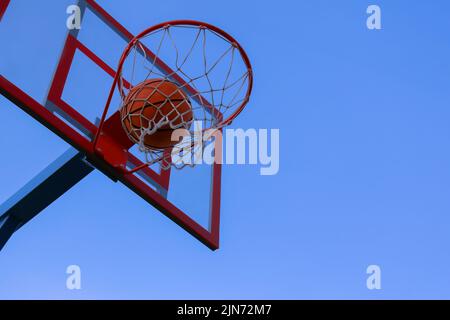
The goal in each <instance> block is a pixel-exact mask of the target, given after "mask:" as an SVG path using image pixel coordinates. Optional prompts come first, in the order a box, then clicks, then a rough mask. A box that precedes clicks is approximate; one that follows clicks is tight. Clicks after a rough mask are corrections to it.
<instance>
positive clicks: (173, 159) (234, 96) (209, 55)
mask: <svg viewBox="0 0 450 320" xmlns="http://www.w3.org/2000/svg"><path fill="white" fill-rule="evenodd" d="M251 76H252V74H251V69H250V68H249V66H248V63H247V64H246V61H245V58H244V57H243V55H242V51H241V50H240V48H239V46H238V45H237V44H236V43H234V42H232V41H230V40H229V39H228V38H227V37H225V36H223V35H221V34H219V33H217V32H216V31H213V30H211V29H209V28H207V27H204V26H200V25H198V26H194V25H166V26H164V27H162V28H160V29H158V30H155V31H153V32H151V33H149V34H147V35H145V36H144V37H142V38H140V39H139V40H138V41H136V42H135V43H134V44H132V47H131V49H130V51H129V53H128V55H127V56H126V57H125V60H124V63H123V66H122V69H121V73H120V77H119V80H118V88H119V92H120V95H121V98H122V102H121V103H122V106H121V117H122V124H123V126H124V129H125V131H126V132H127V134H128V136H129V138H130V139H131V140H132V141H134V142H135V143H136V144H137V145H138V147H139V150H140V151H141V152H143V153H144V154H145V161H146V163H147V164H149V165H152V164H154V163H160V165H161V167H162V168H163V169H167V168H169V167H170V166H172V167H175V168H182V167H184V166H186V165H191V166H193V165H195V164H196V163H197V160H198V157H201V155H202V153H203V149H204V148H205V147H206V146H207V145H208V144H209V143H213V140H214V139H210V136H211V135H209V137H205V136H204V133H205V131H207V130H208V129H220V128H221V127H223V126H225V125H228V124H229V122H230V121H228V120H232V119H233V118H234V116H235V115H236V114H237V113H239V112H240V111H241V110H242V108H243V106H244V105H245V104H246V103H247V101H248V97H249V90H250V87H251ZM174 129H184V131H182V132H181V137H180V140H177V141H178V142H177V141H174V142H173V143H172V144H170V145H164V144H161V145H158V144H157V143H156V142H157V141H166V140H167V135H169V134H171V133H172V131H173V130H174ZM178 132H179V131H178ZM208 132H211V130H208ZM168 149H170V152H168Z"/></svg>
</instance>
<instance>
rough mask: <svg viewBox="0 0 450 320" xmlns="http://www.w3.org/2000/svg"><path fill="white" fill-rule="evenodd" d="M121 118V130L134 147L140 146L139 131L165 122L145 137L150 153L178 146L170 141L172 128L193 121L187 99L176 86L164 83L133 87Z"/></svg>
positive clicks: (162, 80) (145, 83) (147, 81)
mask: <svg viewBox="0 0 450 320" xmlns="http://www.w3.org/2000/svg"><path fill="white" fill-rule="evenodd" d="M120 114H121V119H122V125H123V128H124V129H125V131H126V132H127V134H128V136H129V137H130V139H131V140H133V141H134V142H135V143H138V142H139V138H140V136H141V129H145V128H148V127H149V125H154V124H157V123H158V122H160V121H161V120H163V119H165V120H168V123H166V124H164V125H163V126H162V127H160V128H159V129H158V130H157V131H156V132H155V133H153V134H150V135H146V136H145V137H144V145H145V147H147V148H150V149H166V148H169V147H172V146H174V145H175V144H176V143H177V142H176V141H172V140H171V136H172V132H173V131H174V129H173V127H176V128H178V127H182V125H183V124H186V123H190V122H192V118H193V114H192V107H191V103H190V101H189V98H188V97H187V96H186V94H185V93H184V92H183V90H182V89H181V88H180V87H178V86H177V85H176V84H175V83H173V82H171V81H169V80H165V79H150V80H146V81H144V82H142V83H140V84H138V85H137V86H135V87H133V88H132V89H131V90H130V91H129V93H128V95H127V96H126V97H125V100H124V104H123V106H122V107H121V108H120ZM171 125H172V127H171Z"/></svg>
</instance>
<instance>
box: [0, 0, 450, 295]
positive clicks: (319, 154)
mask: <svg viewBox="0 0 450 320" xmlns="http://www.w3.org/2000/svg"><path fill="white" fill-rule="evenodd" d="M12 2H13V5H12V6H13V7H12V8H11V10H8V12H7V13H6V15H5V18H4V21H2V22H1V24H0V38H1V39H2V42H1V43H3V46H2V49H5V50H4V51H3V50H2V51H3V52H2V55H3V56H2V59H0V60H1V61H0V72H1V73H2V74H4V75H6V76H7V77H8V78H10V79H12V80H13V81H14V82H15V83H18V84H19V85H21V86H22V87H23V88H24V89H25V90H26V91H27V92H28V93H29V94H31V95H32V96H34V97H35V98H36V99H38V100H42V99H43V97H44V96H45V90H46V88H47V86H48V83H49V81H50V78H51V74H52V72H53V69H54V64H55V62H56V60H55V59H56V57H57V56H58V53H59V50H60V48H61V45H62V39H63V37H64V33H65V32H66V29H65V19H66V17H67V15H66V13H65V8H66V7H67V6H68V5H69V4H72V3H73V2H72V1H61V2H60V3H58V5H55V4H54V2H53V1H44V2H43V3H44V4H45V5H43V6H41V8H38V7H37V4H33V3H29V2H28V1H15V0H13V1H12ZM99 3H100V4H101V5H102V6H104V7H105V8H106V9H107V10H108V11H109V12H110V13H111V14H112V15H113V16H114V17H115V18H116V19H118V20H119V21H121V22H122V23H123V24H124V25H125V26H126V27H127V28H128V29H129V30H131V31H132V32H134V33H137V32H139V31H141V30H143V29H144V28H146V27H148V26H149V25H151V24H154V23H158V22H161V21H165V20H171V19H174V18H188V19H197V20H204V21H207V22H210V23H212V24H216V25H218V26H220V27H222V28H223V29H225V30H227V31H228V32H229V33H230V34H232V35H233V36H235V37H236V38H237V39H238V40H239V41H240V42H241V43H242V44H243V46H244V47H245V48H246V50H247V52H248V54H249V56H250V59H251V61H252V64H253V69H254V74H255V87H254V93H253V96H252V100H251V102H250V104H249V105H248V107H247V108H246V110H245V111H244V112H243V113H242V114H241V116H240V117H239V119H238V120H237V121H236V122H235V123H233V127H241V128H279V129H280V139H281V141H280V171H279V174H278V175H275V176H260V175H259V168H258V167H257V166H225V167H224V169H223V190H222V225H221V248H220V249H219V250H218V251H216V252H211V251H209V250H208V249H207V248H205V247H204V246H203V245H201V244H200V243H199V242H198V241H196V240H195V239H193V238H192V237H191V236H190V235H188V234H187V233H186V232H184V231H183V230H182V229H180V228H179V227H178V226H177V225H175V224H174V223H172V222H171V221H170V220H169V219H167V218H166V217H165V216H163V215H162V214H160V213H159V212H157V210H156V209H154V208H152V207H150V206H149V205H148V204H147V203H146V202H144V201H143V200H141V199H139V198H138V197H137V196H135V195H134V194H133V193H131V192H130V191H129V190H127V189H126V188H125V187H124V186H123V185H120V184H114V183H112V182H111V181H110V180H109V179H108V178H106V177H104V176H103V175H102V174H101V173H99V172H94V173H92V174H91V175H89V176H88V177H87V178H86V179H84V180H83V181H82V182H81V183H79V184H78V185H77V186H75V187H74V188H73V189H72V190H70V191H69V192H68V193H67V194H65V195H64V196H63V197H61V198H60V199H58V201H56V202H55V203H54V204H52V205H51V206H50V207H48V208H47V209H46V210H45V211H44V212H43V213H42V214H40V215H39V216H38V217H37V218H36V219H34V220H33V221H31V222H30V223H29V224H27V225H26V226H24V227H23V228H22V229H21V230H20V231H19V232H17V233H16V234H15V235H14V236H13V238H12V239H11V240H10V242H9V243H8V244H7V246H6V247H5V248H4V250H3V251H2V252H1V253H0V298H4V299H15V298H43V299H47V298H57V299H61V298H64V299H66V298H67V299H80V298H87V299H95V298H100V299H103V298H112V299H118V298H125V299H129V298H132V299H134V298H136V299H173V298H175V299H177V298H182V299H184V298H186V299H197V298H199V299H202V298H207V299H215V298H244V299H259V298H267V299H272V298H274V299H303V298H306V299H310V298H325V299H342V298H358V299H360V298H364V299H380V298H385V299H391V298H404V299H408V298H450V271H449V269H450V268H449V267H450V251H449V245H450V232H449V231H450V216H449V214H448V213H449V212H450V198H449V197H448V194H449V192H450V151H449V150H450V149H449V148H448V145H449V138H450V126H449V122H448V119H449V118H450V109H449V105H450V90H449V84H450V60H449V57H450V37H449V31H450V21H449V19H448V12H449V9H450V4H449V3H448V2H447V1H444V0H441V1H437V0H436V1H414V2H411V1H400V0H396V1H370V2H369V1H363V0H355V1H323V0H322V1H321V0H319V1H317V0H315V1H310V0H308V1H286V0H283V1H277V2H272V1H246V2H242V1H234V0H232V1H227V2H211V1H180V0H166V1H163V2H154V1H152V2H148V1H144V0H140V1H131V3H132V6H130V5H129V4H127V5H125V4H122V3H121V4H119V2H117V3H114V4H112V3H111V2H108V1H99ZM25 4H26V5H25ZM369 4H377V5H379V6H380V7H381V10H382V30H379V31H370V30H368V29H367V28H366V17H367V15H366V8H367V6H368V5H369ZM25 7H27V9H26V10H25V9H24V8H25ZM37 13H39V14H38V16H39V17H40V18H41V19H42V20H40V19H37V20H35V19H32V18H33V17H35V15H36V14H37ZM30 19H32V21H34V22H33V27H34V29H33V31H31V29H30V22H29V21H30ZM8 26H9V27H11V28H13V29H14V30H16V31H17V32H15V33H14V34H13V33H11V31H10V30H11V29H7V27H8ZM93 28H94V29H92V30H95V31H97V29H95V28H96V26H95V25H94V26H93ZM98 28H101V27H100V26H98ZM95 31H94V32H95ZM35 34H36V35H39V36H34V35H35ZM89 34H90V33H88V34H87V35H85V37H86V41H92V40H93V39H94V38H95V37H93V36H91V37H93V38H89V37H90V36H89ZM30 35H33V36H30ZM4 39H6V40H4ZM14 39H16V40H14ZM102 39H104V38H102ZM94 40H95V39H94ZM98 41H99V42H100V41H101V39H98ZM100 44H103V42H100ZM26 48H31V50H26ZM118 50H119V51H118ZM30 52H37V53H36V54H37V57H38V59H30V56H29V53H30ZM110 54H111V55H112V58H113V59H114V58H117V57H114V54H117V55H119V54H120V47H119V49H114V50H111V52H110ZM84 71H85V69H84V68H83V67H82V64H80V68H79V69H78V72H80V77H82V76H83V72H84ZM105 79H106V80H105V81H106V82H105V83H107V80H108V78H105ZM100 84H101V85H103V83H99V85H100ZM82 85H83V84H81V83H80V84H79V85H77V86H76V88H75V89H77V88H78V89H80V88H81V90H82V92H87V91H85V90H84V89H85V88H84V87H82ZM80 86H81V87H80ZM88 89H89V88H86V90H88ZM89 90H93V91H92V93H89V94H88V93H86V94H85V95H81V97H80V96H78V97H77V98H78V99H87V100H85V101H84V102H85V103H86V102H88V103H91V102H95V103H97V102H99V103H101V101H103V100H102V97H101V96H96V95H95V87H93V88H92V87H91V88H90V89H89ZM0 105H1V108H0V117H1V118H2V119H4V120H5V119H6V120H5V121H4V122H3V124H2V126H0V145H1V146H2V149H1V150H2V154H3V155H4V156H3V157H0V178H1V179H0V181H1V183H0V201H3V200H6V199H7V198H8V197H9V196H10V195H11V194H13V193H14V192H15V191H16V190H17V189H18V188H20V187H21V186H22V185H23V184H24V183H26V182H27V181H28V180H29V179H31V178H32V177H33V176H34V175H35V174H37V173H38V172H39V171H40V170H41V169H43V168H44V167H45V166H46V165H48V164H49V163H50V162H51V161H53V160H54V159H55V158H56V157H58V156H59V155H60V154H62V153H63V152H64V151H65V150H66V149H67V148H68V146H67V145H66V144H65V143H64V142H62V141H61V140H60V139H59V138H57V137H55V136H54V135H53V134H52V133H51V132H49V131H48V130H47V129H45V128H43V127H41V126H40V125H39V124H37V123H35V122H34V120H33V119H31V118H29V117H28V116H27V115H25V114H24V113H23V112H22V111H21V110H19V109H17V108H15V107H14V106H12V105H11V104H10V103H9V102H8V101H6V100H5V99H4V98H0ZM100 109H101V107H100ZM12 132H14V134H11V133H12ZM177 196H179V197H180V199H179V200H178V201H180V202H183V203H188V204H190V205H192V206H194V207H195V206H203V203H204V201H206V200H205V197H201V196H199V197H198V198H197V197H195V200H196V201H197V203H192V201H194V200H192V199H193V196H192V194H190V193H189V190H187V191H185V192H177ZM199 203H200V204H199ZM199 219H201V217H199ZM71 264H77V265H79V266H80V267H81V270H82V290H79V291H71V290H67V289H66V287H65V281H66V277H67V275H66V274H65V270H66V267H67V266H68V265H71ZM371 264H376V265H379V266H380V267H381V270H382V289H381V290H379V291H371V290H368V289H367V288H366V278H367V275H366V268H367V266H369V265H371Z"/></svg>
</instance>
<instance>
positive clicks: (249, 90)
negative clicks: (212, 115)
mask: <svg viewBox="0 0 450 320" xmlns="http://www.w3.org/2000/svg"><path fill="white" fill-rule="evenodd" d="M180 25H185V26H197V27H203V28H206V29H209V30H211V31H212V32H214V33H216V34H218V35H220V36H221V37H223V38H225V39H226V40H228V41H229V42H230V43H232V44H233V45H234V46H235V47H236V48H237V49H238V51H239V53H240V55H241V57H242V59H243V61H244V63H245V65H246V67H247V71H248V88H247V92H246V95H245V98H244V100H243V101H242V103H241V105H240V106H239V107H238V108H236V110H235V111H234V112H233V113H232V114H231V115H230V116H229V117H228V118H226V119H224V120H222V121H221V122H219V123H218V124H217V125H216V126H217V127H218V128H221V127H224V126H227V125H229V124H231V122H232V121H233V120H234V119H235V118H236V117H237V116H238V115H239V114H240V113H241V112H242V110H244V108H245V106H246V105H247V103H248V101H249V100H250V95H251V93H252V89H253V73H252V65H251V63H250V59H249V58H248V55H247V53H246V52H245V50H244V49H243V48H242V46H241V45H240V44H239V42H237V41H236V39H234V38H233V37H232V36H231V35H230V34H228V33H227V32H225V31H223V30H222V29H220V28H218V27H216V26H213V25H211V24H209V23H206V22H201V21H196V20H172V21H166V22H162V23H159V24H156V25H154V26H152V27H149V28H147V29H146V30H144V31H142V32H141V33H139V34H138V35H137V36H135V37H134V38H133V39H132V40H131V41H130V42H129V44H128V45H127V47H126V48H125V50H124V51H123V53H122V56H121V57H120V60H119V65H118V68H117V74H118V75H120V74H121V73H122V66H123V64H124V62H125V60H126V58H127V57H128V55H129V53H130V51H131V49H132V48H133V46H134V45H135V44H136V42H137V41H139V39H141V38H143V37H145V36H146V35H148V34H150V33H152V32H155V31H157V30H159V29H163V28H166V27H170V26H180ZM117 85H119V82H118V81H117ZM119 89H120V88H119Z"/></svg>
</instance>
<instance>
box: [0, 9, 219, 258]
mask: <svg viewBox="0 0 450 320" xmlns="http://www.w3.org/2000/svg"><path fill="white" fill-rule="evenodd" d="M8 4H9V0H7V1H5V0H3V1H2V2H1V3H0V20H1V18H2V14H3V13H4V12H5V11H6V9H7V6H8ZM79 5H80V7H82V8H83V10H85V9H86V8H88V9H89V10H91V11H92V12H93V13H94V14H95V15H96V16H97V17H99V18H100V19H101V20H102V21H104V22H105V23H106V24H107V25H108V26H109V27H110V28H111V29H112V30H113V31H114V32H116V33H118V34H119V35H120V36H121V37H122V38H123V39H124V40H125V41H129V40H131V39H133V37H134V36H133V35H132V34H131V33H130V32H129V31H128V30H127V29H125V27H123V26H122V25H121V24H120V23H119V22H117V21H116V20H115V19H114V18H113V17H112V16H111V15H109V14H108V13H107V12H106V11H105V10H104V9H103V8H102V7H100V6H99V5H98V4H97V3H96V2H95V1H93V0H83V1H80V2H79ZM77 51H79V52H81V53H82V54H84V55H85V56H86V57H88V58H89V59H90V60H91V61H93V62H94V63H95V64H96V65H97V66H98V67H99V68H101V69H102V70H103V71H105V72H106V73H107V74H108V75H110V76H111V77H114V76H115V74H116V71H115V70H114V69H113V68H112V67H111V66H109V65H108V64H106V63H105V62H104V61H103V60H102V59H100V58H99V57H98V56H97V55H96V54H95V53H94V52H93V51H91V50H90V49H89V48H87V47H86V46H85V45H84V44H83V43H81V42H80V41H79V40H78V39H77V37H76V33H74V32H70V31H69V32H68V34H67V37H66V40H65V45H64V49H63V52H62V54H61V57H60V60H59V63H58V66H57V70H56V72H55V75H54V79H53V81H52V84H51V86H50V90H49V94H48V97H47V102H49V103H50V104H49V105H51V106H52V107H51V108H49V107H48V106H49V105H45V106H44V105H42V104H40V103H38V102H37V101H36V100H35V99H33V98H32V97H31V96H29V95H28V94H27V93H25V92H24V91H22V90H21V89H20V88H18V87H17V86H15V85H14V84H13V83H12V82H10V81H9V80H8V79H6V78H5V77H4V76H1V75H0V93H1V94H2V95H3V96H5V97H6V98H7V99H9V100H10V101H12V102H13V103H15V104H16V105H17V106H18V107H20V108H21V109H22V110H23V111H25V112H26V113H28V114H29V115H31V116H32V117H33V118H34V119H36V120H37V121H39V122H40V123H41V124H43V125H44V126H45V127H47V128H48V129H50V130H51V131H52V132H54V133H55V134H57V135H58V136H59V137H60V138H62V139H63V140H65V141H66V142H67V143H69V144H70V145H72V146H73V147H74V148H76V149H77V150H79V151H80V152H82V153H84V154H85V155H86V157H87V159H89V160H90V162H91V163H92V164H94V166H96V167H97V168H98V169H100V170H101V171H102V172H104V173H106V174H107V175H108V176H110V177H112V178H113V179H114V180H117V181H120V182H122V183H123V184H124V185H126V186H127V187H129V188H130V189H131V190H132V191H134V192H135V193H136V194H137V195H139V196H140V197H142V198H143V199H145V200H146V201H147V202H149V203H150V204H152V205H153V206H154V207H155V208H157V209H158V210H160V211H161V212H162V213H163V214H165V215H166V216H167V217H168V218H170V219H171V220H172V221H174V222H175V223H177V224H178V225H179V226H181V227H182V228H183V229H185V230H186V231H187V232H189V233H190V234H191V235H193V236H194V237H195V238H197V239H198V240H200V241H201V242H202V243H203V244H205V245H206V246H208V247H209V248H210V249H212V250H215V249H217V248H218V247H219V225H220V191H221V164H220V163H215V164H213V165H212V174H211V179H212V182H211V204H210V226H209V229H206V228H204V227H203V226H202V225H200V224H199V223H197V222H196V221H195V220H193V219H192V218H190V216H189V215H188V214H187V213H186V212H184V211H182V210H181V209H179V208H178V207H176V206H175V205H174V204H173V203H171V202H170V201H169V200H167V199H166V194H167V191H168V190H169V186H170V169H169V170H161V171H160V172H156V171H154V170H152V169H151V168H149V167H143V168H142V170H140V171H138V172H136V173H134V174H121V173H120V172H118V171H117V170H115V168H112V167H111V166H110V164H108V163H107V162H105V161H103V160H102V159H101V158H99V157H98V154H97V153H96V152H95V150H94V145H93V140H92V135H93V134H95V132H96V131H97V130H98V127H97V126H96V125H95V124H93V123H92V122H90V121H89V120H88V119H86V118H85V117H84V116H83V115H81V114H80V113H79V112H78V111H77V110H76V108H74V107H72V106H70V105H69V104H68V103H66V102H65V101H64V100H63V99H62V94H63V91H64V85H65V83H66V80H67V77H68V74H69V71H70V67H71V65H72V62H73V58H74V56H75V54H76V52H77ZM118 55H120V52H118ZM54 107H56V108H54ZM59 112H61V113H62V114H64V115H65V116H67V118H70V120H71V121H75V122H76V123H78V124H79V125H80V127H81V128H83V129H84V130H82V131H83V132H80V131H79V130H76V129H74V128H73V126H71V125H70V124H69V123H67V122H66V121H64V120H63V119H61V117H58V115H57V114H56V113H59ZM60 115H61V114H60ZM115 116H116V113H115V114H113V115H112V116H111V117H110V118H108V119H107V120H106V122H105V126H107V125H108V122H112V121H113V120H114V117H115ZM90 135H91V137H90ZM127 156H128V160H129V163H130V164H131V165H132V166H134V167H139V166H142V165H143V163H142V161H140V160H139V159H138V158H137V157H135V156H134V155H133V154H131V153H130V152H128V151H127ZM141 178H144V180H147V181H151V182H152V186H153V187H156V189H157V190H155V189H154V188H152V186H150V185H149V184H148V183H146V182H144V181H143V180H142V179H141ZM161 191H162V192H161Z"/></svg>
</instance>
